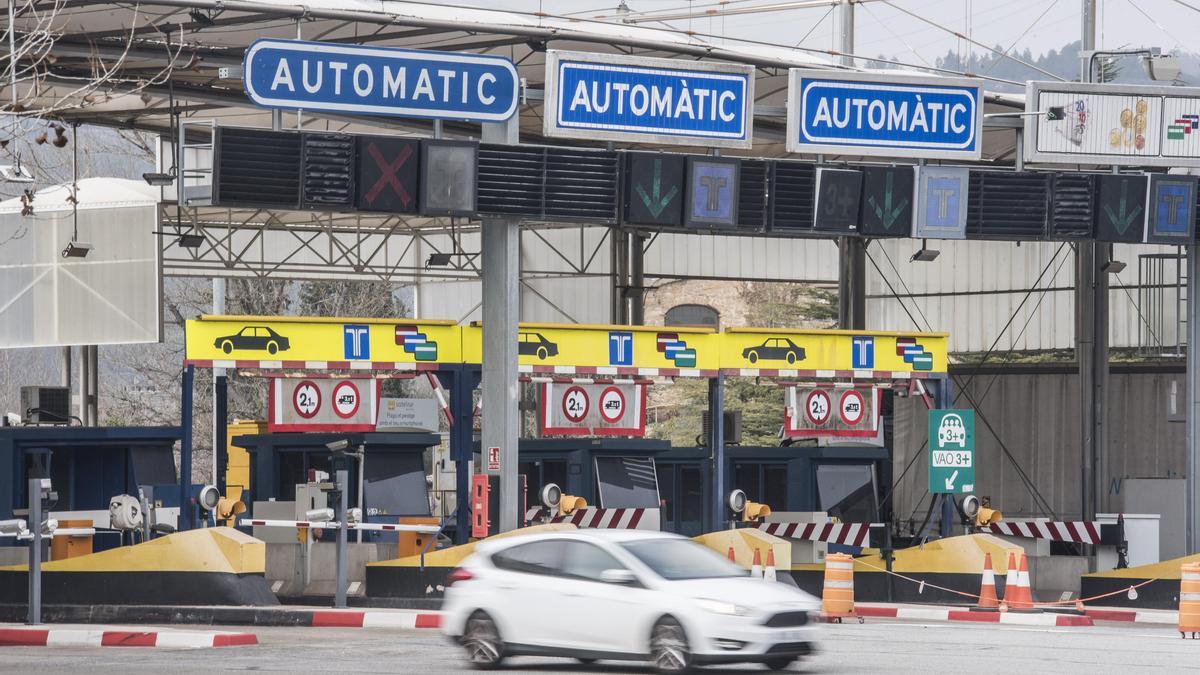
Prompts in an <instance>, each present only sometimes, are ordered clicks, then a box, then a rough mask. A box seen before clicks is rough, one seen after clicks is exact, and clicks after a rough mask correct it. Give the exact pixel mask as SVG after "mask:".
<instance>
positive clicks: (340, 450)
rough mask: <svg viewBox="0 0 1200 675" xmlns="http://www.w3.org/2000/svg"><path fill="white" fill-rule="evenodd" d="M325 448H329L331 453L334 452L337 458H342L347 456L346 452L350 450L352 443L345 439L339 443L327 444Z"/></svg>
mask: <svg viewBox="0 0 1200 675" xmlns="http://www.w3.org/2000/svg"><path fill="white" fill-rule="evenodd" d="M325 447H327V448H329V451H330V452H332V453H333V454H334V456H335V457H340V456H342V455H344V454H346V451H347V450H349V449H350V441H348V440H346V439H344V438H343V439H341V440H338V441H331V442H329V443H326V444H325Z"/></svg>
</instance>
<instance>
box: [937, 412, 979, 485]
mask: <svg viewBox="0 0 1200 675" xmlns="http://www.w3.org/2000/svg"><path fill="white" fill-rule="evenodd" d="M974 490H975V411H974V410H930V411H929V491H930V492H931V493H933V494H938V493H945V494H965V493H968V492H973V491H974Z"/></svg>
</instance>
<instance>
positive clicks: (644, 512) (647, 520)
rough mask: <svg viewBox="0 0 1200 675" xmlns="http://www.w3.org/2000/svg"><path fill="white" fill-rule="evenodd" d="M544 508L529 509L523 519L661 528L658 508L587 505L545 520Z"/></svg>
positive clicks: (613, 526) (579, 525)
mask: <svg viewBox="0 0 1200 675" xmlns="http://www.w3.org/2000/svg"><path fill="white" fill-rule="evenodd" d="M546 515H547V513H546V510H545V509H544V508H540V507H539V508H536V509H529V510H528V511H526V512H525V520H527V521H530V522H534V523H537V522H550V523H571V524H573V525H575V526H576V527H588V528H601V529H611V530H658V529H661V523H660V515H659V510H658V509H646V508H628V509H602V508H598V507H594V506H589V507H586V508H582V509H577V510H576V511H575V512H574V513H571V514H569V515H565V516H553V517H551V518H550V519H549V520H546Z"/></svg>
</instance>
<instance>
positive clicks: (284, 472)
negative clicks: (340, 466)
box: [233, 432, 441, 542]
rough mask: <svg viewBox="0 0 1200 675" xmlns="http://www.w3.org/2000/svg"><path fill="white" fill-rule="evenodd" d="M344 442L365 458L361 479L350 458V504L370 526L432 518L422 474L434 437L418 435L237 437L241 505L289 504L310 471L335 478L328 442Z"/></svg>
mask: <svg viewBox="0 0 1200 675" xmlns="http://www.w3.org/2000/svg"><path fill="white" fill-rule="evenodd" d="M341 440H347V441H349V443H350V448H351V451H357V450H358V449H361V450H362V452H363V455H364V459H363V464H362V472H361V481H360V472H359V466H358V464H357V460H355V459H354V458H349V461H348V462H347V467H346V468H347V470H348V471H349V479H350V480H349V483H350V485H349V494H348V498H349V504H350V506H351V507H357V506H358V504H359V494H360V487H361V493H362V497H363V498H362V502H361V503H362V509H363V517H364V519H365V520H366V521H367V522H372V523H395V522H397V518H401V517H412V516H424V517H428V516H429V515H430V512H431V511H430V502H429V490H428V485H427V484H426V480H425V476H426V470H425V452H426V451H427V450H428V449H429V448H431V447H433V446H436V445H438V444H439V443H440V442H441V438H440V437H439V436H438V435H437V434H422V433H384V432H363V433H274V434H251V435H245V436H236V437H234V439H233V445H235V446H237V447H239V448H244V449H245V450H247V451H248V452H249V453H250V489H249V490H248V491H247V492H248V494H247V493H243V495H242V501H243V503H245V504H247V505H248V506H251V515H256V516H258V517H264V516H263V515H262V514H254V513H253V510H254V509H253V507H252V505H253V504H261V503H263V502H271V501H276V502H293V501H295V500H296V485H297V484H298V483H301V484H302V483H307V482H309V476H310V473H309V472H310V471H320V472H325V473H326V474H328V475H329V476H330V478H331V479H332V477H333V476H334V466H333V453H332V452H330V450H329V448H328V447H326V444H327V443H333V442H334V441H341ZM367 539H369V540H370V541H374V542H389V541H390V542H394V541H396V539H397V538H396V533H394V532H366V533H364V540H367Z"/></svg>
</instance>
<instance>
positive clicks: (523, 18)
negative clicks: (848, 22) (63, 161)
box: [0, 0, 1024, 161]
mask: <svg viewBox="0 0 1200 675" xmlns="http://www.w3.org/2000/svg"><path fill="white" fill-rule="evenodd" d="M45 5H46V7H45V8H43V11H42V12H41V13H38V14H37V15H35V14H34V13H26V14H25V15H23V16H20V17H18V19H17V20H16V22H15V23H16V28H17V36H18V38H20V37H22V36H28V35H31V34H33V33H34V32H36V30H37V29H38V27H39V22H41V21H43V20H44V19H45V18H46V17H47V16H49V15H51V14H53V15H54V17H53V22H52V25H53V27H54V29H55V30H56V31H60V32H61V36H60V37H57V38H56V39H55V40H53V41H52V44H50V45H49V47H48V48H49V50H50V55H51V56H52V57H53V60H52V61H51V62H49V63H48V65H47V69H48V70H47V73H46V79H45V82H44V84H45V85H46V86H44V87H43V88H41V90H40V92H39V93H38V95H37V96H36V97H35V98H34V99H33V101H32V105H27V106H26V107H27V108H33V107H34V106H40V107H41V108H43V109H45V110H47V111H49V110H53V115H52V116H54V117H60V118H62V119H65V120H76V121H80V122H87V123H93V124H101V125H108V126H118V127H124V128H130V127H132V128H139V129H144V130H150V131H155V132H158V133H162V134H164V135H165V136H168V137H169V136H171V134H170V129H171V124H170V115H169V108H170V105H169V100H170V97H171V96H172V95H173V96H174V98H175V100H176V102H177V104H178V105H180V106H182V110H183V113H184V117H185V118H198V119H205V120H214V121H215V122H216V123H217V124H219V125H221V126H243V127H259V128H264V127H270V122H271V112H270V111H269V110H265V109H263V108H260V107H257V106H255V105H254V104H253V103H252V102H251V101H250V99H249V98H247V96H246V94H245V92H244V91H243V86H242V80H241V66H242V62H243V53H244V51H245V50H246V49H247V48H248V47H249V46H250V45H251V43H253V42H254V41H255V40H257V39H260V38H282V39H297V38H299V39H303V40H312V41H320V42H324V43H346V44H360V45H373V46H389V47H401V48H410V49H424V50H442V51H457V52H471V53H478V54H493V55H498V56H503V57H506V58H510V59H511V60H512V61H513V63H514V64H515V65H516V67H517V71H518V74H519V76H520V78H521V80H522V81H523V83H524V84H525V88H524V90H523V92H522V106H521V109H520V111H519V116H520V121H521V134H522V138H523V139H524V140H525V141H527V142H535V143H536V142H539V141H540V140H541V139H542V95H543V86H544V79H545V65H546V57H547V55H546V50H547V49H554V50H579V51H585V52H593V53H600V54H624V55H636V56H638V57H647V58H652V57H659V58H663V57H665V58H681V59H684V58H686V59H690V60H706V61H724V62H731V63H739V64H749V65H752V66H755V67H756V71H755V78H756V80H755V86H754V92H755V97H756V103H757V105H756V119H755V121H754V126H755V133H754V141H755V143H754V147H753V148H752V149H750V150H744V151H741V152H743V153H744V154H747V155H752V156H763V157H770V156H782V155H783V154H784V128H785V108H784V106H785V104H786V96H787V89H788V82H787V79H788V69H789V68H814V69H843V68H846V67H845V66H841V65H837V64H836V63H835V62H834V61H833V60H831V59H830V58H827V57H828V56H829V55H832V54H833V53H834V52H832V51H830V52H828V53H827V54H821V53H820V50H812V49H800V48H796V47H791V46H783V45H773V44H767V43H762V42H756V41H752V40H745V39H736V38H726V37H724V36H718V35H709V34H705V33H703V32H695V31H684V30H676V29H671V28H667V27H657V26H656V27H650V26H646V25H638V24H633V23H624V22H621V21H620V20H619V19H618V18H615V17H611V16H610V17H600V18H593V17H592V16H591V14H592V13H588V15H576V16H570V17H565V16H554V15H551V14H548V13H542V12H538V13H521V12H511V11H498V10H491V9H479V8H472V7H459V6H454V5H449V4H443V3H417V2H387V1H383V2H378V1H376V2H368V1H366V0H310V1H307V2H304V3H297V2H287V1H286V0H253V1H239V0H234V1H229V0H150V1H146V2H139V3H131V4H117V3H111V2H101V1H99V0H73V1H72V2H69V3H45ZM51 5H53V7H52V6H51ZM7 46H8V45H7V44H5V45H3V46H2V47H0V50H5V49H7ZM874 62H876V59H871V58H863V59H861V60H860V61H859V63H864V64H870V63H874ZM850 70H859V69H857V68H851V69H850ZM888 72H890V73H896V72H898V71H897V70H896V69H894V68H892V69H890V70H889V71H888ZM168 75H169V77H168ZM168 80H170V82H168ZM88 81H99V82H100V85H99V87H97V88H95V89H91V88H86V87H83V84H84V83H86V82H88ZM7 87H8V83H3V84H0V92H3V95H4V96H5V98H6V99H7V97H8V96H9V92H8V91H7ZM22 89H25V87H22ZM1023 98H1024V97H1023V96H1019V95H1007V94H989V95H988V96H987V109H988V112H1012V111H1015V110H1023V106H1024V104H1023ZM289 123H290V120H289ZM302 126H303V128H305V129H312V130H336V131H346V132H368V131H372V130H374V131H376V132H377V131H378V130H379V129H386V130H392V131H393V132H396V133H414V134H419V135H428V134H429V130H430V127H431V121H430V120H421V119H401V118H392V117H371V116H355V115H348V114H339V113H319V112H309V111H305V112H304V114H303V120H302ZM445 129H446V132H447V134H449V135H457V136H468V135H469V136H475V137H477V136H478V132H479V126H478V125H471V124H466V123H453V122H447V123H446V127H445ZM1014 147H1015V141H1014V137H1013V134H1012V131H1011V129H1005V128H989V129H987V130H985V136H984V145H983V157H984V159H985V160H987V161H992V160H995V159H998V158H1000V159H1002V158H1007V157H1011V155H1012V153H1013V152H1014Z"/></svg>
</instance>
